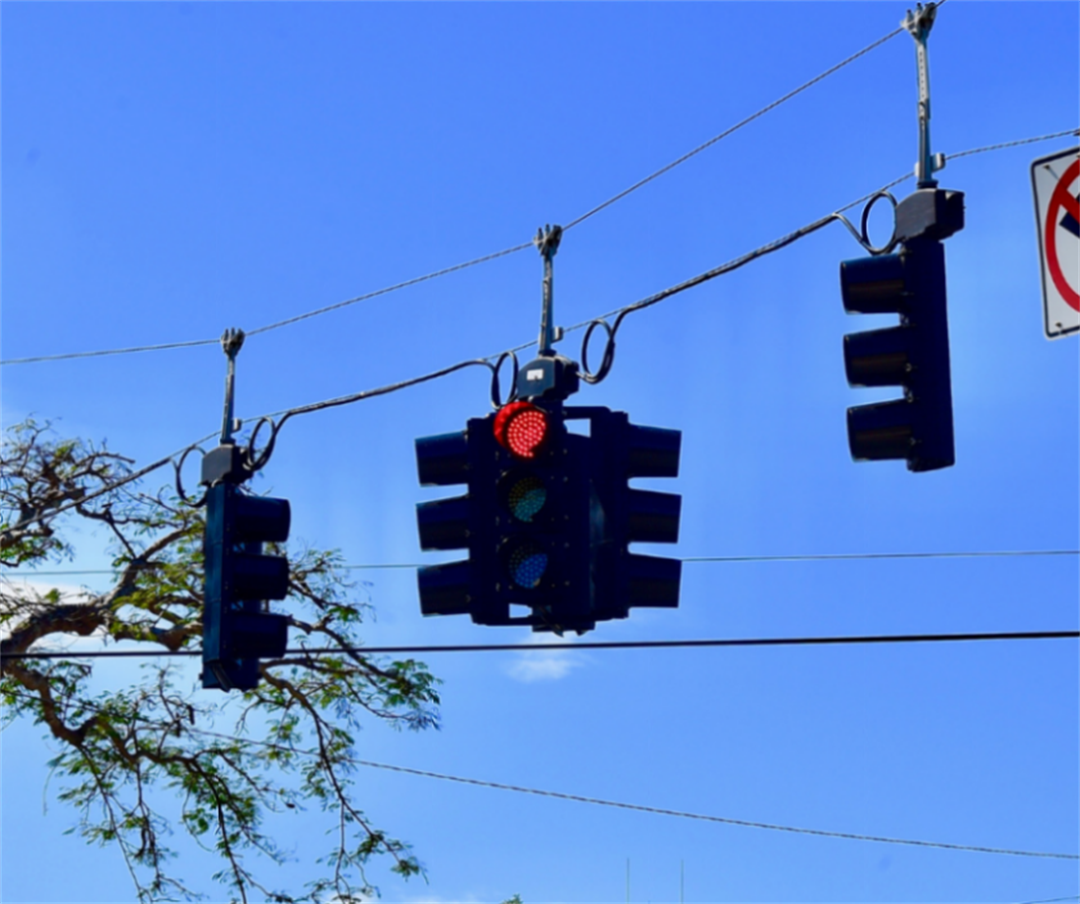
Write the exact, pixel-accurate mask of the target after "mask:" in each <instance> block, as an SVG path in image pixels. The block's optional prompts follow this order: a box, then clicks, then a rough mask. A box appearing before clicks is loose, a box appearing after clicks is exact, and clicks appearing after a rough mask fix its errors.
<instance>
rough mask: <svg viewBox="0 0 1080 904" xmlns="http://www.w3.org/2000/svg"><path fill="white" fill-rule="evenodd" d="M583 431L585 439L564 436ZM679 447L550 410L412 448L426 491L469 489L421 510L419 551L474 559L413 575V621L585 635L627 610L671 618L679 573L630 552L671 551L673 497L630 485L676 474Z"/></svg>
mask: <svg viewBox="0 0 1080 904" xmlns="http://www.w3.org/2000/svg"><path fill="white" fill-rule="evenodd" d="M583 419H588V420H589V421H590V422H591V423H590V433H589V435H585V434H583V433H578V432H575V431H572V430H569V429H567V421H571V420H583ZM679 444H680V434H679V433H678V431H674V430H661V429H658V428H651V427H638V426H636V425H633V424H630V423H629V419H628V418H627V416H626V415H625V414H624V413H622V412H612V411H610V410H609V409H607V408H571V407H563V406H562V404H561V401H560V400H550V399H533V400H530V401H517V402H512V403H510V404H508V405H505V406H503V407H502V408H501V409H500V410H499V411H498V412H497V413H495V414H492V415H490V416H488V417H485V418H474V419H472V420H470V421H469V422H468V426H467V429H466V430H465V431H462V432H460V433H450V434H443V435H440V436H431V437H424V438H422V439H419V440H417V441H416V454H417V466H418V471H419V476H420V482H421V484H423V485H428V486H430V485H435V486H444V485H455V484H465V485H466V486H467V488H468V492H467V493H466V494H465V495H463V496H456V497H452V498H449V499H440V500H435V501H432V502H424V503H421V504H420V505H418V506H417V522H418V527H419V532H420V546H421V548H422V549H425V550H432V549H440V550H441V549H464V550H467V551H468V555H469V557H468V559H464V560H459V561H456V562H449V563H446V564H442V565H433V566H427V567H422V568H421V569H419V572H418V583H419V590H420V609H421V612H423V614H424V615H458V614H468V615H470V616H471V618H472V620H473V621H474V622H475V623H477V624H483V625H515V624H521V625H531V626H532V628H533V630H535V631H549V630H550V631H556V632H558V633H563V632H565V631H576V632H578V633H584V632H585V631H588V630H591V629H592V628H594V627H595V626H596V622H597V621H601V620H606V619H611V618H625V617H626V616H627V614H628V613H629V610H630V608H632V607H633V606H677V605H678V598H679V579H680V574H681V563H680V562H679V561H678V560H676V559H665V558H659V557H656V556H646V555H638V554H632V553H630V552H629V550H628V546H629V544H630V543H632V542H651V543H674V542H676V541H677V539H678V525H679V510H680V503H681V499H680V497H679V496H676V495H673V494H669V493H655V492H651V491H648V490H638V489H633V488H631V487H630V486H629V480H630V479H631V478H634V477H674V476H676V475H677V473H678V459H679ZM514 607H520V608H517V609H515V608H514Z"/></svg>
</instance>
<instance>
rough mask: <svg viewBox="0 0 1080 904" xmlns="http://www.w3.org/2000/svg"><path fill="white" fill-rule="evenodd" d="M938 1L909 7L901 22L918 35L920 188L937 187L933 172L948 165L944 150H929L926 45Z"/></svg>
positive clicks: (918, 169)
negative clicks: (934, 152)
mask: <svg viewBox="0 0 1080 904" xmlns="http://www.w3.org/2000/svg"><path fill="white" fill-rule="evenodd" d="M939 5H940V4H938V3H927V4H926V5H925V6H923V5H922V4H921V3H917V4H916V5H915V12H912V11H911V10H910V9H909V10H908V11H907V15H906V16H905V17H904V21H903V22H902V23H901V24H902V25H903V26H904V28H906V29H907V30H908V31H909V32H910V33H911V36H912V37H913V38H914V39H915V57H916V63H917V66H918V76H919V160H918V162H917V163H916V164H915V179H916V180H917V182H918V187H919V188H935V187H936V186H937V180H936V179H934V172H935V171H936V170H939V169H944V168H945V157H944V155H943V154H938V155H936V156H935V155H933V154H931V152H930V62H929V55H928V52H927V48H926V42H927V39H928V38H929V37H930V29H931V28H932V27H933V25H934V18H935V17H936V16H937V8H938V6H939Z"/></svg>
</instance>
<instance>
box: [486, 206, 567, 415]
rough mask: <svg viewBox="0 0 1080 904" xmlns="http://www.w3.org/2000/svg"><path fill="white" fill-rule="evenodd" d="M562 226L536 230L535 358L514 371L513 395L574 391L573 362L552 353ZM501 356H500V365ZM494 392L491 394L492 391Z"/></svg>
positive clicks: (557, 332)
mask: <svg viewBox="0 0 1080 904" xmlns="http://www.w3.org/2000/svg"><path fill="white" fill-rule="evenodd" d="M562 234H563V228H562V226H550V225H549V226H545V227H544V228H543V229H538V230H536V238H534V239H533V244H534V245H536V248H537V250H538V251H539V252H540V256H541V257H542V258H543V259H544V281H543V297H542V302H541V308H540V339H539V340H538V342H537V349H536V359H535V360H534V361H530V362H529V363H528V364H526V365H525V366H524V367H523V368H522V369H521V370H520V371H518V372H517V377H516V380H515V386H514V397H515V398H519V399H536V398H540V397H544V398H547V399H551V400H562V399H565V398H566V397H567V396H570V395H573V394H574V393H575V392H577V391H578V386H579V378H578V366H577V363H576V362H574V361H571V360H570V359H569V358H566V357H563V356H562V355H559V354H556V352H555V349H554V348H553V346H554V344H555V343H556V342H558V341H559V340H560V339H562V336H563V331H562V330H561V329H560V328H559V327H557V326H555V311H554V296H555V288H554V283H555V278H554V270H555V268H554V263H553V261H554V258H555V252H557V251H558V250H559V242H560V241H561V239H562ZM501 363H502V359H500V364H501ZM493 395H494V394H493Z"/></svg>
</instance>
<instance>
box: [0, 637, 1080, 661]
mask: <svg viewBox="0 0 1080 904" xmlns="http://www.w3.org/2000/svg"><path fill="white" fill-rule="evenodd" d="M1076 639H1080V631H1076V630H1073V631H982V632H963V633H957V632H954V633H951V634H862V635H853V634H848V635H839V636H835V637H725V638H706V639H700V640H587V641H578V642H573V643H565V642H554V641H552V642H548V643H529V644H522V643H488V644H425V645H398V646H381V647H340V646H339V647H293V648H291V649H287V650H286V651H285V653H284V655H285V656H301V657H310V656H342V655H349V656H355V655H367V656H374V655H395V654H398V653H508V652H509V653H513V652H521V653H531V652H536V651H540V650H563V651H568V650H660V649H688V648H693V647H698V648H704V647H809V646H854V645H864V644H893V643H975V642H981V641H1004V640H1076ZM201 655H202V650H196V649H183V650H86V651H72V650H41V651H34V652H30V651H27V652H23V653H5V652H2V651H0V661H2V660H4V659H143V658H145V659H159V658H166V659H171V658H181V659H182V658H185V657H189V656H201ZM279 662H280V660H279ZM268 664H269V665H274V664H275V663H274V662H273V661H271V662H269V663H268Z"/></svg>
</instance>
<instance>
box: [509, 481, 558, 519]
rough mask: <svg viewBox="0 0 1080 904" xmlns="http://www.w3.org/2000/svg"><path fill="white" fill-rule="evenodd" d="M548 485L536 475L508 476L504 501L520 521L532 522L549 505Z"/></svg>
mask: <svg viewBox="0 0 1080 904" xmlns="http://www.w3.org/2000/svg"><path fill="white" fill-rule="evenodd" d="M547 497H548V491H547V485H546V484H545V483H544V481H543V480H541V479H540V478H539V477H537V476H536V475H535V474H521V473H517V474H514V473H511V474H508V475H507V477H506V479H505V481H504V484H503V500H504V502H505V503H506V507H507V508H508V509H509V510H510V514H511V515H513V516H514V518H515V519H516V520H518V521H532V520H533V518H535V517H536V516H537V515H538V514H540V512H541V511H542V510H543V508H544V505H545V504H546V503H547Z"/></svg>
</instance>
